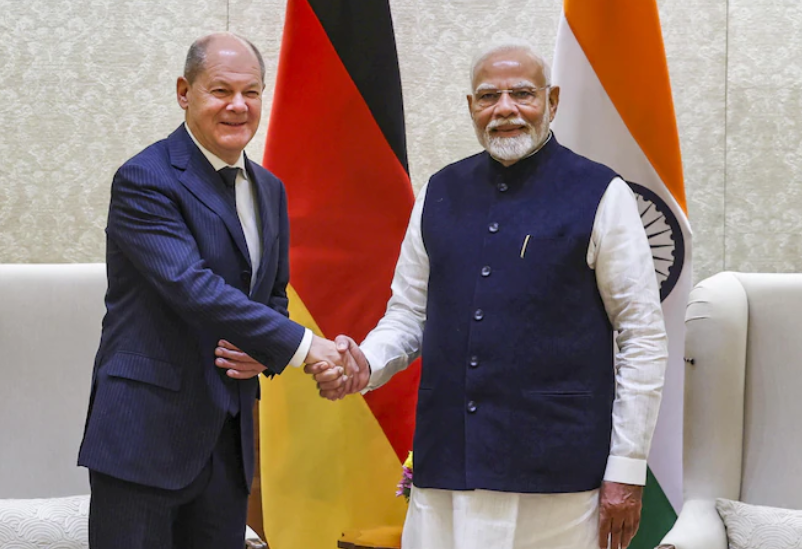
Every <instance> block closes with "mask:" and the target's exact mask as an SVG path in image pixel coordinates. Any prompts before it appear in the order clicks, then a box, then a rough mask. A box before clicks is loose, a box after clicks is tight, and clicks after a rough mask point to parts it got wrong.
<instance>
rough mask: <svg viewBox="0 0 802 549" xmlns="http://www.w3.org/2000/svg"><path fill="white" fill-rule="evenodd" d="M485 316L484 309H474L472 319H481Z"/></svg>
mask: <svg viewBox="0 0 802 549" xmlns="http://www.w3.org/2000/svg"><path fill="white" fill-rule="evenodd" d="M484 317H485V313H484V311H482V309H476V312H475V313H473V319H474V320H482V319H483V318H484Z"/></svg>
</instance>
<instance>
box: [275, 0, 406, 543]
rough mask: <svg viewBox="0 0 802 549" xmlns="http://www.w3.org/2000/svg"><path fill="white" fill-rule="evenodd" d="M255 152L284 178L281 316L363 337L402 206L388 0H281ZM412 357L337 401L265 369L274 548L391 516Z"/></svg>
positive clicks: (387, 270)
mask: <svg viewBox="0 0 802 549" xmlns="http://www.w3.org/2000/svg"><path fill="white" fill-rule="evenodd" d="M267 135H268V137H267V143H266V146H265V156H264V165H265V166H266V167H267V168H268V169H270V170H271V171H272V172H273V173H275V174H276V175H277V176H278V177H279V178H281V180H282V181H283V182H284V184H285V186H286V188H287V197H288V207H289V217H290V234H291V246H290V264H291V283H292V288H291V289H290V315H291V317H292V318H293V319H294V320H296V321H298V322H301V323H303V324H305V325H306V326H308V327H310V328H311V329H313V330H314V331H315V332H316V333H317V334H318V335H322V336H324V337H328V338H334V337H335V336H336V335H338V334H341V333H344V334H347V335H350V336H351V337H353V338H354V339H355V340H356V341H357V342H359V341H361V340H362V339H363V338H364V337H365V336H366V335H367V333H368V332H369V331H370V329H371V328H373V326H375V325H376V323H377V322H378V320H379V319H380V318H381V316H382V314H383V313H384V310H385V308H386V304H387V300H388V299H389V297H390V282H391V280H392V275H393V270H394V267H395V262H396V260H397V257H398V252H399V249H400V245H401V240H402V239H403V236H404V232H405V230H406V226H407V222H408V220H409V214H410V211H411V210H412V204H413V200H414V197H413V193H412V188H411V186H410V182H409V175H408V170H407V159H406V144H405V134H404V113H403V105H402V98H401V81H400V76H399V71H398V58H397V54H396V47H395V38H394V36H393V26H392V19H391V15H390V8H389V4H388V2H387V1H386V0H382V1H379V0H372V1H370V2H365V1H364V0H289V2H288V6H287V17H286V21H285V30H284V38H283V42H282V46H281V57H280V60H279V68H278V75H277V82H276V91H275V96H274V102H273V108H272V113H271V117H270V125H269V128H268V134H267ZM419 376H420V370H419V367H418V366H417V365H416V366H415V367H411V368H410V369H408V370H407V371H406V372H404V373H403V374H400V375H397V376H395V378H394V379H393V381H392V382H391V383H390V384H388V385H387V386H385V387H383V388H381V389H379V390H377V391H373V392H371V393H369V394H367V395H366V396H365V397H364V398H363V397H362V396H359V395H356V396H351V397H348V398H346V399H345V400H343V401H339V402H329V401H326V400H323V399H321V398H320V397H319V396H318V395H317V391H316V389H315V385H314V381H313V380H312V379H311V378H309V377H308V376H306V375H305V374H303V373H302V372H301V371H299V370H292V369H288V370H286V371H285V372H284V373H283V374H282V375H281V376H277V377H276V378H274V379H273V380H271V381H263V386H262V389H263V391H262V401H261V407H260V436H261V438H260V441H261V442H260V446H261V477H262V493H263V510H264V527H265V535H266V538H267V541H268V543H269V544H270V547H271V548H272V549H317V548H321V549H323V548H329V547H334V546H335V544H336V542H337V539H338V538H339V536H340V534H341V532H343V531H344V530H347V529H351V528H364V527H372V526H381V525H385V526H386V525H399V524H401V523H402V522H403V519H404V515H405V513H406V505H405V503H404V501H403V500H401V499H398V498H396V497H395V486H396V483H397V482H398V480H399V478H400V475H401V463H402V462H403V461H404V459H405V458H406V455H407V452H408V451H409V450H411V447H412V432H413V429H414V410H415V404H416V398H417V396H416V395H417V393H416V390H417V384H418V379H419Z"/></svg>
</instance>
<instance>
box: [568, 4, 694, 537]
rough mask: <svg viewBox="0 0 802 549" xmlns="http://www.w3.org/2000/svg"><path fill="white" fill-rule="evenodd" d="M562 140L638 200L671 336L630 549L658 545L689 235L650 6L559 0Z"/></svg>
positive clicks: (669, 467)
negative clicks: (618, 180) (614, 176)
mask: <svg viewBox="0 0 802 549" xmlns="http://www.w3.org/2000/svg"><path fill="white" fill-rule="evenodd" d="M553 81H554V84H556V85H559V86H560V88H561V93H560V106H559V110H558V113H557V117H556V119H555V121H554V124H553V128H554V132H555V134H556V136H557V138H558V139H559V140H560V142H561V143H563V144H564V145H566V146H567V147H569V148H571V149H572V150H574V151H575V152H577V153H579V154H582V155H584V156H587V157H588V158H591V159H593V160H596V161H597V162H601V163H603V164H606V165H608V166H610V167H611V168H612V169H613V170H615V171H617V172H618V173H619V174H620V175H621V176H622V177H623V178H624V179H625V180H626V181H627V182H628V183H629V184H630V186H631V187H632V190H633V191H634V192H635V195H636V197H637V199H638V205H639V207H640V212H641V218H642V219H643V226H644V228H645V229H646V233H647V235H648V237H649V242H650V244H651V247H652V255H653V257H654V270H655V274H656V276H657V280H658V283H659V285H660V297H661V299H662V301H663V312H664V314H665V320H666V328H667V330H668V337H669V364H668V371H667V373H666V384H665V389H664V392H663V403H662V407H661V410H660V417H659V419H658V423H657V430H656V432H655V437H654V442H653V444H652V449H651V454H650V456H649V470H650V474H649V479H648V482H647V485H646V490H645V494H644V509H643V518H642V521H641V527H640V532H639V533H638V535H637V537H636V538H635V540H634V541H633V544H632V547H633V548H635V549H646V548H648V549H651V548H653V547H655V546H656V545H657V544H658V543H659V542H660V540H661V539H662V537H663V535H664V534H665V533H666V532H667V531H668V530H669V529H670V527H671V525H672V524H673V523H674V521H675V520H676V516H677V513H678V512H679V510H680V506H681V504H682V394H683V369H684V368H683V346H684V339H685V323H684V318H685V305H686V302H687V298H688V292H689V291H690V288H691V231H690V225H689V224H688V218H687V207H686V203H685V189H684V183H683V177H682V161H681V158H680V147H679V138H678V136H677V127H676V120H675V116H674V107H673V103H672V99H671V87H670V84H669V77H668V67H667V65H666V58H665V50H664V48H663V38H662V34H661V31H660V19H659V15H658V10H657V2H655V1H654V0H564V3H563V14H562V18H561V20H560V26H559V30H558V33H557V46H556V50H555V53H554V74H553Z"/></svg>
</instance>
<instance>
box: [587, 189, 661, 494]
mask: <svg viewBox="0 0 802 549" xmlns="http://www.w3.org/2000/svg"><path fill="white" fill-rule="evenodd" d="M587 263H588V266H589V267H590V268H591V269H595V271H596V283H597V285H598V288H599V293H600V294H601V297H602V300H603V302H604V307H605V309H606V311H607V317H608V318H609V319H610V323H611V324H612V326H613V329H614V330H615V331H616V332H617V337H616V344H617V351H616V356H615V401H614V403H613V433H612V439H611V445H610V457H609V459H608V461H607V470H606V471H605V474H604V479H605V480H608V481H613V482H621V483H626V484H640V485H642V484H645V483H646V459H647V457H648V454H649V447H650V446H651V441H652V435H653V433H654V428H655V425H656V423H657V413H658V411H659V408H660V398H661V395H662V389H663V378H664V375H665V368H666V363H667V360H668V338H667V336H666V330H665V325H664V322H663V311H662V308H661V305H660V293H659V291H658V288H657V279H656V277H655V273H654V262H653V260H652V254H651V249H650V247H649V242H648V240H647V238H646V233H645V231H644V230H643V224H642V222H641V218H640V214H639V212H638V205H637V201H636V200H635V196H634V195H633V193H632V191H631V190H630V188H629V186H628V185H627V184H626V183H625V182H624V181H623V180H621V179H620V178H616V179H614V180H613V181H612V182H611V183H610V186H609V187H608V188H607V191H606V192H605V194H604V196H603V197H602V200H601V203H600V204H599V208H598V210H597V212H596V219H595V220H594V224H593V232H592V234H591V242H590V245H589V246H588V255H587Z"/></svg>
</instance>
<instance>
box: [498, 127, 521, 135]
mask: <svg viewBox="0 0 802 549" xmlns="http://www.w3.org/2000/svg"><path fill="white" fill-rule="evenodd" d="M523 130H524V127H523V126H505V127H500V128H493V129H492V130H490V131H491V132H493V133H500V134H506V133H515V132H520V131H523Z"/></svg>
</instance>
